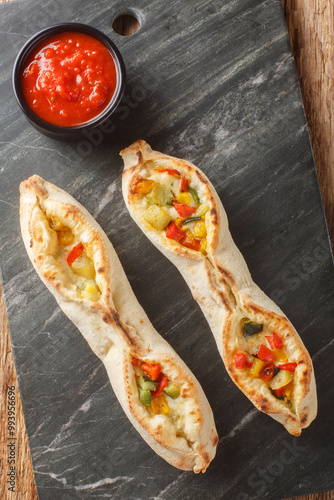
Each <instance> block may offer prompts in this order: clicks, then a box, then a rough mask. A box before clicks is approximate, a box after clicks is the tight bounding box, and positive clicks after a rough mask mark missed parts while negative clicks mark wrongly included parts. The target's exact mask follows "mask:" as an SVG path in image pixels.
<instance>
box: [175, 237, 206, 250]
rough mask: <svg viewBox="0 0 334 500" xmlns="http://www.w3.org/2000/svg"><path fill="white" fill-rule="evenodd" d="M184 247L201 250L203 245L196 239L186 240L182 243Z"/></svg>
mask: <svg viewBox="0 0 334 500" xmlns="http://www.w3.org/2000/svg"><path fill="white" fill-rule="evenodd" d="M180 243H181V245H182V246H183V247H187V248H190V249H191V250H197V251H198V250H199V249H200V248H201V243H200V242H199V241H198V240H195V238H191V239H190V238H186V239H185V240H184V241H181V242H180Z"/></svg>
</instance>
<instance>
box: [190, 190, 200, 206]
mask: <svg viewBox="0 0 334 500" xmlns="http://www.w3.org/2000/svg"><path fill="white" fill-rule="evenodd" d="M188 190H189V193H190V194H191V196H192V197H193V199H194V202H195V203H196V205H198V204H199V196H198V193H197V191H196V189H193V188H191V187H189V188H188Z"/></svg>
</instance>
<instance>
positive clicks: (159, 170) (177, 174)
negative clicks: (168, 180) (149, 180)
mask: <svg viewBox="0 0 334 500" xmlns="http://www.w3.org/2000/svg"><path fill="white" fill-rule="evenodd" d="M154 172H159V173H164V172H167V174H169V175H174V176H176V177H180V176H181V174H180V172H179V171H178V170H176V169H173V168H155V169H154Z"/></svg>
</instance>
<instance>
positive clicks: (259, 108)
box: [0, 0, 334, 500]
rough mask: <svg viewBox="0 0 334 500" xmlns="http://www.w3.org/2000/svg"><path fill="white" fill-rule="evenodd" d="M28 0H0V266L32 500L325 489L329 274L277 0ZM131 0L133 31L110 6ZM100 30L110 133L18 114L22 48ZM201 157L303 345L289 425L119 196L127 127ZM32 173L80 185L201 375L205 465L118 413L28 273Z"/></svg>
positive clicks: (160, 498)
mask: <svg viewBox="0 0 334 500" xmlns="http://www.w3.org/2000/svg"><path fill="white" fill-rule="evenodd" d="M133 5H134V4H129V3H128V2H127V1H125V3H124V0H122V1H121V0H112V1H109V0H99V1H98V2H91V1H90V2H88V0H66V1H65V0H54V1H52V2H51V0H25V1H24V2H23V1H16V2H10V3H6V4H1V5H0V14H1V16H0V43H1V48H2V56H3V57H2V58H1V61H0V95H1V108H0V124H1V140H0V149H1V159H2V161H1V166H0V215H1V216H0V264H1V273H2V280H3V285H4V292H5V300H6V306H7V311H8V319H9V325H10V332H11V340H12V345H13V351H14V356H15V362H16V367H17V373H18V380H19V385H20V393H21V397H22V404H23V409H24V414H25V421H26V426H27V432H28V438H29V445H30V449H31V455H32V461H33V469H34V473H35V478H36V484H37V490H38V495H39V499H40V500H58V499H59V500H71V499H80V500H85V499H87V500H95V499H102V498H103V499H105V498H106V499H113V500H188V499H189V500H202V499H203V498H216V499H218V498H219V499H222V500H231V499H238V500H251V499H254V500H255V499H260V498H261V500H262V499H270V500H280V499H283V498H287V497H292V496H297V495H301V494H308V493H310V492H314V491H326V490H331V489H333V488H334V482H333V474H332V472H333V467H334V462H333V454H332V450H333V447H334V436H333V432H332V424H333V418H334V397H333V396H334V394H333V388H332V387H333V384H332V380H333V376H334V368H333V363H330V362H329V360H330V359H333V355H334V352H333V351H334V342H333V338H332V337H333V335H332V332H333V329H334V323H333V321H334V307H333V298H334V289H333V282H334V279H333V278H334V273H333V259H332V255H331V251H330V246H329V242H328V236H327V233H326V225H325V221H324V217H323V209H322V202H321V196H320V192H319V188H318V183H317V177H316V170H315V166H314V161H313V157H312V151H311V149H310V142H309V136H308V130H307V125H306V121H305V114H304V110H303V105H302V100H301V96H300V90H299V85H298V80H297V76H296V70H295V67H294V61H293V57H292V52H291V48H290V45H289V38H288V34H287V29H286V25H285V19H284V15H283V11H282V6H281V2H280V1H279V0H265V1H258V0H223V1H222V0H210V1H209V0H199V1H197V2H195V3H194V2H181V1H175V0H170V1H169V2H164V1H163V0H154V1H152V0H137V1H136V2H135V8H134V7H133ZM127 7H129V8H134V11H135V12H136V13H137V15H138V17H139V18H140V20H141V27H140V29H139V31H138V32H137V33H136V34H135V35H133V36H130V37H120V36H118V35H116V34H115V33H114V32H113V30H112V27H111V21H112V19H113V18H114V16H115V15H116V14H117V13H119V12H120V11H124V8H127ZM64 20H68V21H78V22H84V23H88V24H91V25H93V26H95V27H97V28H100V29H101V30H102V31H104V32H105V33H106V34H108V35H109V36H110V37H111V39H112V40H113V41H114V42H115V43H116V45H117V46H118V47H119V49H120V50H121V52H122V55H123V57H124V61H125V64H126V68H127V86H126V89H125V95H124V99H123V101H122V103H121V106H120V107H119V109H118V111H117V112H116V113H115V115H114V117H113V118H112V124H113V125H114V130H113V132H111V133H110V134H105V135H103V134H102V138H101V134H97V135H96V136H94V138H93V137H86V139H85V140H84V141H79V142H74V143H62V142H57V141H53V140H51V139H48V138H46V137H44V136H41V135H40V134H39V133H38V132H37V131H36V130H35V129H33V128H32V127H31V126H30V125H29V124H28V122H27V121H26V120H25V118H24V117H23V115H22V113H21V112H20V110H19V108H18V106H17V104H16V102H15V100H14V95H13V92H12V88H11V71H12V65H13V62H14V60H15V57H16V54H17V52H18V51H19V49H20V48H21V46H22V44H23V43H24V42H25V40H26V39H28V38H29V37H30V36H32V35H33V34H34V33H35V32H37V31H39V30H41V29H43V28H44V27H46V26H49V25H52V24H56V23H57V22H62V21H64ZM139 138H142V139H145V140H147V142H149V143H150V144H151V145H152V146H153V147H154V148H155V149H157V150H159V151H162V152H165V153H167V154H171V155H174V156H177V157H181V158H185V159H187V160H189V161H192V162H193V163H195V164H197V165H198V166H199V167H200V168H201V169H203V171H204V172H205V173H206V174H207V175H208V176H209V177H210V180H211V181H212V183H213V184H214V186H215V187H216V189H217V192H218V194H219V196H220V197H221V199H222V202H223V204H224V207H225V209H226V212H227V215H228V219H229V224H230V229H231V233H232V236H233V238H234V240H235V242H236V244H237V245H238V247H239V248H240V250H241V251H242V253H243V255H244V257H245V259H246V261H247V263H248V265H249V268H250V271H251V273H252V275H253V278H254V280H255V282H256V283H257V284H258V285H259V286H260V287H261V288H263V289H264V291H265V292H266V293H267V294H268V295H269V296H271V297H272V298H273V299H274V300H276V301H277V303H278V305H279V306H281V307H282V309H283V310H284V312H285V313H286V314H287V316H288V317H289V318H290V319H291V321H292V323H293V324H294V325H295V327H296V328H297V330H298V331H299V333H300V335H301V337H302V339H303V340H304V342H305V344H306V346H307V347H308V349H309V351H310V354H311V356H312V358H313V362H314V367H315V374H316V378H317V383H318V396H319V401H320V411H319V415H318V417H317V419H316V421H315V422H313V423H312V425H311V426H310V428H309V429H307V430H305V431H303V433H302V436H301V437H300V438H298V439H297V438H295V437H293V436H290V435H288V434H287V432H286V431H285V430H284V429H283V428H282V427H281V426H280V424H278V423H277V422H275V421H273V420H272V419H270V418H269V417H268V416H266V415H264V414H262V413H260V412H258V411H257V410H256V409H255V408H254V407H253V405H252V404H251V403H250V402H249V401H248V400H247V398H246V397H245V396H244V395H243V394H241V393H240V391H239V390H238V389H237V388H236V387H235V386H234V384H233V383H232V382H231V380H230V378H229V377H228V375H227V373H226V370H225V368H224V366H223V363H222V360H221V358H220V356H219V354H218V351H217V348H216V345H215V342H214V340H213V338H212V335H211V332H210V330H209V327H208V325H207V323H206V321H205V319H204V317H203V315H202V313H201V311H200V309H199V307H198V305H197V304H196V303H195V302H194V300H193V299H192V297H191V295H190V292H189V289H188V287H187V285H186V284H185V283H184V282H183V280H182V278H181V277H180V275H179V273H178V271H177V270H176V269H175V268H174V267H173V266H172V265H171V263H170V262H169V261H167V260H166V259H165V258H164V257H163V256H162V255H161V253H160V252H158V251H157V250H156V249H155V248H153V246H152V245H151V243H150V242H149V241H148V240H147V238H145V237H144V236H143V234H142V233H141V232H140V230H139V229H138V228H137V227H136V225H135V224H134V222H133V221H132V219H131V218H130V216H129V214H128V212H127V210H126V207H125V205H124V202H123V198H122V194H121V173H122V160H121V158H120V156H119V151H120V150H121V149H123V148H124V147H126V146H128V145H129V144H131V142H133V141H134V140H136V139H139ZM34 173H37V174H39V175H41V176H42V177H44V178H45V179H46V180H49V181H51V182H53V183H55V184H56V185H58V186H59V187H61V188H64V189H65V190H66V191H68V192H69V193H70V194H71V195H73V196H74V197H75V198H76V199H77V200H78V201H79V202H80V203H82V204H83V205H84V206H85V208H86V209H87V210H88V211H89V212H90V213H91V214H92V215H93V216H94V217H95V218H96V219H97V221H98V222H99V224H100V225H101V226H102V228H103V229H104V230H105V232H106V234H107V236H108V237H110V239H111V241H112V243H113V245H114V247H115V250H116V251H117V253H118V255H119V258H120V260H121V263H122V265H123V267H124V270H125V272H126V274H127V276H128V278H129V281H130V284H131V286H132V288H133V290H134V292H135V294H136V296H137V297H138V300H139V302H140V304H141V305H142V306H143V308H144V309H145V311H146V312H147V314H148V316H149V318H150V319H151V321H152V323H153V325H154V326H155V328H156V329H157V330H158V331H159V333H160V334H161V335H162V336H163V337H164V338H166V340H167V341H168V342H169V343H170V344H171V345H172V347H173V348H174V349H175V350H176V351H177V352H178V354H179V355H180V356H181V357H182V358H183V359H184V361H185V362H186V363H187V364H188V366H189V367H190V368H191V370H192V371H193V372H194V373H195V375H196V377H197V378H198V380H199V381H200V383H201V385H202V387H203V389H204V391H205V393H206V395H207V397H208V399H209V401H210V404H211V407H212V410H213V413H214V417H215V421H216V426H217V430H218V433H219V437H220V441H219V445H218V448H217V455H216V458H215V459H214V461H213V462H212V464H211V465H210V467H209V468H208V470H207V472H206V473H205V474H204V475H203V474H201V475H194V474H193V473H192V472H183V471H179V470H177V469H175V468H173V467H171V466H169V465H168V464H167V463H166V462H165V461H164V460H162V459H161V458H160V457H158V456H157V455H156V454H155V453H154V452H153V451H152V450H151V449H150V448H149V447H148V446H147V445H146V443H145V442H144V441H143V440H142V439H141V437H140V436H139V435H138V434H137V432H136V431H135V429H134V428H133V427H132V426H131V424H130V423H129V421H128V419H127V418H126V416H125V415H124V412H123V411H122V409H121V407H120V405H119V403H118V401H117V399H116V397H115V395H114V394H113V391H112V389H111V387H110V384H109V380H108V377H107V374H106V372H105V369H104V367H103V365H102V364H101V362H100V361H99V360H98V359H97V358H96V356H95V355H94V354H93V353H92V351H91V350H90V348H89V346H88V345H87V344H86V343H85V341H84V339H83V338H82V336H81V334H80V332H78V330H77V329H76V328H75V326H74V325H73V324H71V323H70V322H69V320H68V319H67V318H66V316H65V315H64V314H63V313H62V312H61V311H60V310H59V309H58V307H57V304H56V302H55V300H54V299H53V297H52V296H51V295H50V293H49V292H48V290H47V289H46V288H45V286H44V285H43V283H42V282H41V281H40V280H39V278H38V276H37V275H36V273H35V271H34V270H33V268H32V266H31V264H30V262H29V260H28V258H27V255H26V252H25V249H24V247H23V243H22V241H21V235H20V227H19V214H18V207H19V190H18V189H19V183H20V182H21V181H22V180H24V179H25V178H27V177H28V176H30V175H32V174H34Z"/></svg>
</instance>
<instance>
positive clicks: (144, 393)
mask: <svg viewBox="0 0 334 500" xmlns="http://www.w3.org/2000/svg"><path fill="white" fill-rule="evenodd" d="M138 391H139V401H140V402H141V404H142V405H143V406H150V404H151V401H152V396H151V391H150V390H149V389H146V390H143V389H142V388H141V387H138Z"/></svg>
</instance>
